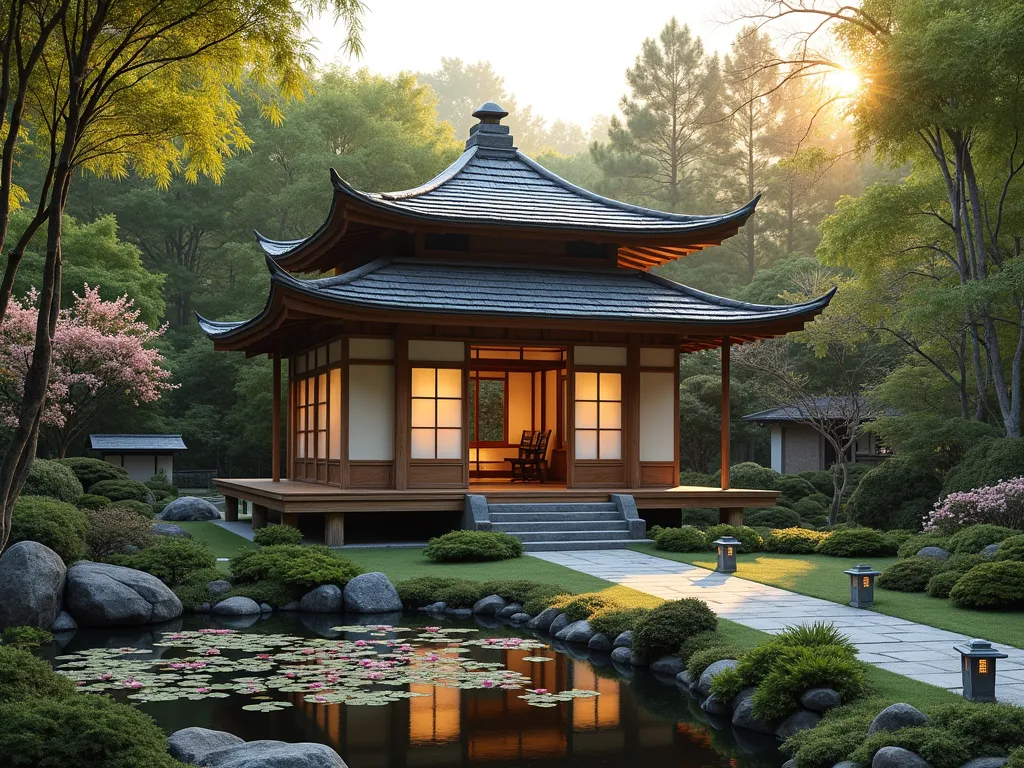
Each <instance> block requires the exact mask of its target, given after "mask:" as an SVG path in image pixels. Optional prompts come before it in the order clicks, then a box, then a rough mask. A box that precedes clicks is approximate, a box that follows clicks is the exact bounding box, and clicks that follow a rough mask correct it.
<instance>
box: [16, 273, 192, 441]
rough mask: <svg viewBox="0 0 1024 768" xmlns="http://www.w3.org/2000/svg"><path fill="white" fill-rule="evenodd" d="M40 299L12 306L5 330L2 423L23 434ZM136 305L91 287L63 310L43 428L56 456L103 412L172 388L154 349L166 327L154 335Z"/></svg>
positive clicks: (55, 339) (32, 294)
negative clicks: (21, 427) (26, 386)
mask: <svg viewBox="0 0 1024 768" xmlns="http://www.w3.org/2000/svg"><path fill="white" fill-rule="evenodd" d="M36 301H37V294H36V293H35V291H32V292H30V293H29V294H28V295H27V296H26V297H25V299H24V300H18V299H14V298H12V299H11V303H10V305H9V307H8V311H7V314H6V316H5V317H4V319H3V322H2V323H0V421H2V422H3V424H4V425H5V426H7V427H10V428H15V427H17V424H18V409H19V406H20V403H21V398H22V395H23V391H24V382H25V378H26V375H27V373H28V369H29V366H30V365H31V363H32V353H33V349H34V345H35V331H36V323H37V321H38V309H37V307H36ZM139 314H140V310H139V309H136V308H135V306H134V305H133V302H132V300H131V299H129V298H128V297H127V296H122V297H121V298H119V299H117V300H115V301H104V300H103V299H101V298H100V295H99V288H98V287H96V288H90V287H89V286H88V285H86V286H85V291H84V292H83V294H82V295H81V296H79V295H78V294H77V293H76V294H74V301H73V303H72V306H70V307H68V308H66V309H62V310H61V312H60V315H59V317H58V320H57V326H56V331H55V333H54V337H53V364H52V365H53V368H52V374H51V376H50V381H49V385H48V387H47V390H46V403H45V407H44V411H43V417H42V426H43V428H44V429H45V430H46V432H47V433H49V436H50V437H52V440H53V444H54V446H55V448H56V452H57V454H58V456H61V457H63V456H64V454H65V453H66V452H67V450H68V447H69V446H70V445H71V444H72V443H73V442H74V441H75V440H76V439H77V438H79V437H80V436H81V435H82V433H83V432H84V431H85V429H86V428H87V427H88V425H89V423H90V422H91V421H92V419H93V417H95V416H96V414H97V413H98V412H99V411H100V410H101V409H103V408H106V407H109V406H111V405H113V404H115V403H117V402H120V401H123V400H126V399H127V400H128V401H129V402H132V403H134V404H135V405H138V404H139V403H144V402H151V401H153V400H156V399H157V398H159V397H160V394H161V392H163V391H164V390H167V389H171V388H173V387H174V385H173V384H171V383H170V382H169V381H168V379H169V378H170V376H171V373H170V371H167V370H165V369H164V368H162V367H161V363H162V362H163V357H162V356H161V355H160V352H159V351H158V350H157V349H155V348H154V347H153V346H152V343H153V342H154V341H155V340H156V339H158V338H160V337H161V336H162V335H163V334H164V331H165V329H166V326H164V327H161V328H158V329H156V330H153V329H152V328H150V327H149V326H148V325H146V323H144V322H142V321H140V320H139Z"/></svg>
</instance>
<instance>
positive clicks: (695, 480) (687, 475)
mask: <svg viewBox="0 0 1024 768" xmlns="http://www.w3.org/2000/svg"><path fill="white" fill-rule="evenodd" d="M679 484H680V485H696V486H703V487H708V488H717V487H718V484H717V483H716V482H715V476H714V475H708V474H705V473H704V472H680V473H679Z"/></svg>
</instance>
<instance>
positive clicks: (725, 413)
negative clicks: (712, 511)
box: [722, 336, 731, 491]
mask: <svg viewBox="0 0 1024 768" xmlns="http://www.w3.org/2000/svg"><path fill="white" fill-rule="evenodd" d="M730 343H731V340H730V339H729V337H728V336H723V337H722V490H723V491H727V490H729V466H730V464H731V457H730V456H729V449H730V427H729V345H730Z"/></svg>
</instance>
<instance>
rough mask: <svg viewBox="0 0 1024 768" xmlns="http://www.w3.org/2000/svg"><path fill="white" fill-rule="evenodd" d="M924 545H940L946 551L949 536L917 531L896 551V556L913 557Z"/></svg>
mask: <svg viewBox="0 0 1024 768" xmlns="http://www.w3.org/2000/svg"><path fill="white" fill-rule="evenodd" d="M925 547H940V548H942V549H945V550H947V551H948V547H949V536H946V535H945V534H942V533H918V534H915V535H914V536H911V537H910V538H908V539H907V540H906V541H904V542H903V543H902V544H900V546H899V549H898V550H897V551H896V555H897V557H913V556H914V555H916V554H917V553H918V552H920V551H921V550H922V549H924V548H925Z"/></svg>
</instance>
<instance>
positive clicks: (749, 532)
mask: <svg viewBox="0 0 1024 768" xmlns="http://www.w3.org/2000/svg"><path fill="white" fill-rule="evenodd" d="M723 536H732V537H734V538H737V539H739V540H740V542H742V546H741V547H740V554H743V553H745V552H759V551H760V550H761V545H762V544H763V543H764V542H763V541H762V540H761V534H759V533H758V532H757V531H755V530H754V529H753V528H751V527H749V526H746V525H740V526H736V525H713V526H711V527H710V528H708V529H707V531H705V532H704V546H705V547H706V548H707V549H710V550H712V551H714V550H715V545H714V543H713V542H714V541H715V540H716V539H720V538H722V537H723Z"/></svg>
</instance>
